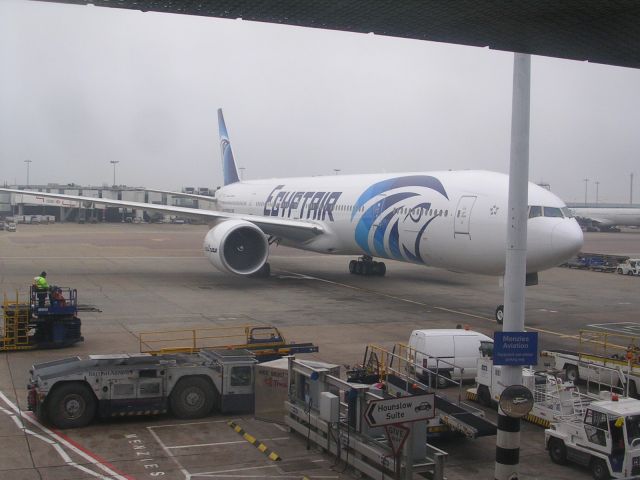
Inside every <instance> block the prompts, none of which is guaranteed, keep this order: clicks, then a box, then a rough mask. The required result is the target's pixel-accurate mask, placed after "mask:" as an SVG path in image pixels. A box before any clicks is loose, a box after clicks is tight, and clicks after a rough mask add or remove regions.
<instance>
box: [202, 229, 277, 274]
mask: <svg viewBox="0 0 640 480" xmlns="http://www.w3.org/2000/svg"><path fill="white" fill-rule="evenodd" d="M203 248H204V253H205V255H206V256H207V258H208V259H209V261H210V262H211V263H212V264H213V266H214V267H216V268H217V269H218V270H221V271H223V272H229V273H235V274H236V275H252V274H256V273H258V272H259V271H260V270H261V269H262V268H263V267H264V266H265V264H266V263H267V258H268V257H269V242H268V241H267V237H266V236H265V234H264V233H263V232H262V230H260V229H259V228H258V227H256V226H255V225H254V224H253V223H251V222H247V221H245V220H225V221H224V222H222V223H220V224H219V225H216V226H215V227H213V228H212V229H211V230H209V232H208V233H207V236H206V237H204V245H203Z"/></svg>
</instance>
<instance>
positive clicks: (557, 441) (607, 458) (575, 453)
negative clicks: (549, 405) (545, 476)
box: [545, 396, 640, 480]
mask: <svg viewBox="0 0 640 480" xmlns="http://www.w3.org/2000/svg"><path fill="white" fill-rule="evenodd" d="M545 445H546V448H547V450H548V451H549V456H550V457H551V460H552V461H553V462H555V463H558V464H565V463H566V462H567V461H572V462H575V463H578V464H581V465H585V466H588V467H589V468H590V469H591V473H592V474H593V478H595V479H596V480H604V479H608V478H638V475H640V401H638V400H636V399H632V398H625V399H618V398H617V397H616V396H612V398H611V400H603V401H597V402H593V403H591V404H590V405H589V406H588V407H587V408H586V409H585V412H584V414H579V413H576V414H574V415H567V416H562V417H558V418H557V419H555V420H554V421H553V422H552V423H551V426H550V428H548V429H547V430H545Z"/></svg>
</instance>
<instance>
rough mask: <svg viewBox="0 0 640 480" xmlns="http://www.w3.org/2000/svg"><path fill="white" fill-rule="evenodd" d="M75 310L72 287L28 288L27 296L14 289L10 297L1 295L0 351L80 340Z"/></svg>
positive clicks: (55, 346)
mask: <svg viewBox="0 0 640 480" xmlns="http://www.w3.org/2000/svg"><path fill="white" fill-rule="evenodd" d="M77 313H78V292H77V291H76V290H75V289H71V288H66V287H52V288H51V290H50V291H47V292H38V291H36V290H35V289H34V288H31V290H30V292H29V295H22V296H21V295H20V294H19V293H17V292H16V295H15V297H14V298H9V297H8V296H7V295H6V294H5V296H4V301H3V303H2V316H3V330H2V336H0V352H2V351H11V350H33V349H37V348H62V347H69V346H71V345H74V344H75V343H78V342H81V341H83V340H84V339H83V337H82V334H81V325H82V322H81V321H80V319H79V318H78V317H77Z"/></svg>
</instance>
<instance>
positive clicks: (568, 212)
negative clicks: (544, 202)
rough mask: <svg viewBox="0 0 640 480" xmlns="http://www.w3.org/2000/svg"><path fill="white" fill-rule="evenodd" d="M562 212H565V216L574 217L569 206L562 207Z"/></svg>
mask: <svg viewBox="0 0 640 480" xmlns="http://www.w3.org/2000/svg"><path fill="white" fill-rule="evenodd" d="M562 213H563V214H564V216H565V218H573V213H571V210H569V208H568V207H562Z"/></svg>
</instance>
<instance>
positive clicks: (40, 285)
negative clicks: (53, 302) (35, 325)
mask: <svg viewBox="0 0 640 480" xmlns="http://www.w3.org/2000/svg"><path fill="white" fill-rule="evenodd" d="M33 288H34V289H35V291H36V295H38V308H44V306H45V302H46V300H47V293H49V283H48V282H47V272H42V273H41V274H40V276H38V277H35V278H34V279H33Z"/></svg>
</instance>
